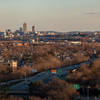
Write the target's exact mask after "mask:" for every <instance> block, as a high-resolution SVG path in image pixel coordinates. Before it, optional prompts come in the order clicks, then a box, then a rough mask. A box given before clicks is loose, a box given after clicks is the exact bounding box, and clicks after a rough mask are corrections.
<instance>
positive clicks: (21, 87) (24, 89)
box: [9, 58, 94, 94]
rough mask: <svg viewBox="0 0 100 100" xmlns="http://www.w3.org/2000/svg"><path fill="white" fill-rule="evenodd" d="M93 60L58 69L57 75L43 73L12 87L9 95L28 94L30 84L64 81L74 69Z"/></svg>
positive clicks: (48, 72) (47, 72)
mask: <svg viewBox="0 0 100 100" xmlns="http://www.w3.org/2000/svg"><path fill="white" fill-rule="evenodd" d="M93 60H94V58H91V59H90V60H88V61H86V62H83V63H80V64H76V65H71V66H67V67H63V68H57V69H56V71H57V72H56V74H53V73H52V72H51V70H49V71H44V72H41V73H39V74H36V75H35V76H32V77H29V78H27V79H26V80H24V81H23V82H20V83H18V84H16V85H14V86H12V87H11V88H10V91H9V93H14V94H17V93H18V94H23V93H24V94H27V93H28V88H29V87H28V85H29V83H30V82H36V81H43V82H44V83H46V84H47V83H48V82H49V81H51V80H52V79H54V78H62V79H64V78H65V77H66V76H67V75H68V74H69V73H70V72H71V71H72V70H73V69H78V68H79V67H80V66H81V64H89V63H90V62H92V61H93ZM59 70H60V71H61V72H60V73H59Z"/></svg>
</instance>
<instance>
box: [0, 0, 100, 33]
mask: <svg viewBox="0 0 100 100" xmlns="http://www.w3.org/2000/svg"><path fill="white" fill-rule="evenodd" d="M24 22H26V23H27V25H28V30H31V26H33V25H35V26H36V30H37V31H47V30H48V31H60V32H68V31H100V0H0V29H2V30H5V29H12V30H16V29H19V27H22V26H23V23H24Z"/></svg>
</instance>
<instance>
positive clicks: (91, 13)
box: [85, 12, 97, 15]
mask: <svg viewBox="0 0 100 100" xmlns="http://www.w3.org/2000/svg"><path fill="white" fill-rule="evenodd" d="M96 14H97V13H96V12H87V13H85V15H96Z"/></svg>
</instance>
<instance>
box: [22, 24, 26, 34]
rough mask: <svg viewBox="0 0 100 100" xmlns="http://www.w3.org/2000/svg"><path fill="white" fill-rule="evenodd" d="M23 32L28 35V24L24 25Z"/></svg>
mask: <svg viewBox="0 0 100 100" xmlns="http://www.w3.org/2000/svg"><path fill="white" fill-rule="evenodd" d="M23 32H24V33H27V24H26V23H24V24H23Z"/></svg>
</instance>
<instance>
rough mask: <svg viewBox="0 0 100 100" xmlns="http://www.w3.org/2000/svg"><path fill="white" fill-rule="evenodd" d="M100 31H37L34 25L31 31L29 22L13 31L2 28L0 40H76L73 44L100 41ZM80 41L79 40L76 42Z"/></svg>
mask: <svg viewBox="0 0 100 100" xmlns="http://www.w3.org/2000/svg"><path fill="white" fill-rule="evenodd" d="M99 37H100V32H79V31H75V32H55V31H36V29H35V26H34V25H33V26H32V28H31V31H28V25H27V23H24V24H23V26H22V27H20V28H19V29H18V30H15V31H14V32H12V30H11V29H6V31H5V32H3V31H2V30H0V40H21V41H27V42H32V43H38V42H47V43H50V42H53V43H54V42H67V41H74V42H73V43H72V44H77V43H79V41H84V40H85V41H88V42H91V41H97V42H100V39H99ZM75 41H78V42H75Z"/></svg>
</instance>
